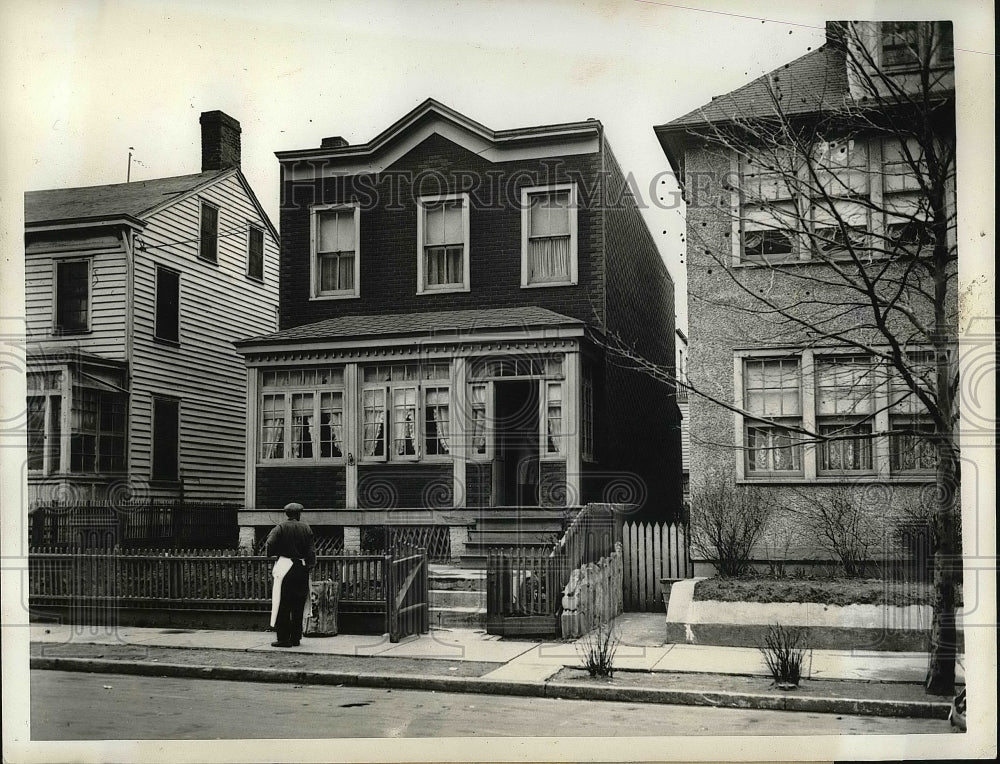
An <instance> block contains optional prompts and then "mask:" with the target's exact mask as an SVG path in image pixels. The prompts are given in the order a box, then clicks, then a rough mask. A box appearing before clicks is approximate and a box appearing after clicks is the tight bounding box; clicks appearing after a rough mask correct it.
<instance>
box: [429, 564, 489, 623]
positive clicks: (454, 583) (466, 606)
mask: <svg viewBox="0 0 1000 764" xmlns="http://www.w3.org/2000/svg"><path fill="white" fill-rule="evenodd" d="M427 579H428V587H429V590H428V592H427V595H428V610H429V613H430V624H431V626H432V627H434V626H437V627H448V626H450V627H454V628H463V629H485V628H486V571H485V570H482V569H475V568H464V567H458V566H455V565H431V566H430V567H429V570H428V573H427Z"/></svg>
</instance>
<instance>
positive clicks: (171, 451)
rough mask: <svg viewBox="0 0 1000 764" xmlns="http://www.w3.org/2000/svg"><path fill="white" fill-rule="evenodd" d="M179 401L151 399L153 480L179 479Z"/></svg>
mask: <svg viewBox="0 0 1000 764" xmlns="http://www.w3.org/2000/svg"><path fill="white" fill-rule="evenodd" d="M179 429H180V401H178V400H173V399H170V398H153V455H152V456H153V467H152V479H153V480H169V481H176V480H177V479H178V478H179V477H180V470H179V466H180V465H179V462H180V454H179V445H180V443H179V438H180V432H179Z"/></svg>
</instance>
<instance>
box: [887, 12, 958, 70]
mask: <svg viewBox="0 0 1000 764" xmlns="http://www.w3.org/2000/svg"><path fill="white" fill-rule="evenodd" d="M881 45H882V67H883V68H885V69H888V70H893V69H919V68H920V67H922V66H948V65H951V64H952V62H953V61H954V60H955V46H954V42H953V39H952V26H951V22H950V21H934V22H928V21H885V22H882V26H881Z"/></svg>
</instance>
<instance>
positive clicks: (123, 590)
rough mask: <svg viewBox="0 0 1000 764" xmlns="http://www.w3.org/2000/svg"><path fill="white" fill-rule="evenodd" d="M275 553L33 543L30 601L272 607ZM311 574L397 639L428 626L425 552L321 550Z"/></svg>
mask: <svg viewBox="0 0 1000 764" xmlns="http://www.w3.org/2000/svg"><path fill="white" fill-rule="evenodd" d="M273 565H274V560H273V559H269V558H267V557H264V556H262V555H244V554H239V553H238V552H236V551H234V550H232V549H199V550H191V551H176V550H174V551H164V550H158V549H144V550H128V551H124V552H108V551H105V550H79V549H77V550H73V551H66V550H65V549H61V548H45V547H37V548H32V549H30V551H29V554H28V588H29V603H30V604H31V605H32V606H33V607H45V606H62V607H70V608H71V610H73V611H74V612H79V613H80V614H81V615H84V616H86V612H85V611H92V612H94V613H105V614H107V613H112V612H113V611H114V609H116V608H131V609H139V610H156V609H163V608H172V609H178V608H179V609H184V610H213V611H235V612H267V611H269V610H270V607H271V605H270V602H271V586H272V580H273V579H272V577H271V569H272V567H273ZM311 577H312V579H313V580H314V581H323V580H328V579H329V580H333V581H337V582H339V583H340V585H341V591H340V604H339V607H340V610H341V612H347V613H356V614H372V615H373V616H378V617H380V618H382V619H384V623H385V631H386V632H388V633H389V634H390V637H391V638H392V641H397V640H398V639H399V638H400V637H401V636H407V635H408V634H413V633H421V632H426V631H427V630H428V623H429V617H428V603H427V555H426V552H425V551H424V550H423V549H418V550H407V551H405V552H404V551H403V550H396V551H395V552H394V553H393V554H375V555H336V556H333V555H318V556H317V558H316V567H315V568H314V569H313V570H312V571H311Z"/></svg>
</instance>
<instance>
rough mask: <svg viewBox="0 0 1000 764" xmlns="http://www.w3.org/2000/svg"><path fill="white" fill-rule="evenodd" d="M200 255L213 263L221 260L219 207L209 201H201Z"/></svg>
mask: <svg viewBox="0 0 1000 764" xmlns="http://www.w3.org/2000/svg"><path fill="white" fill-rule="evenodd" d="M198 257H200V258H201V259H202V260H208V261H209V262H212V263H217V262H219V208H218V207H216V206H215V205H214V204H209V203H208V202H202V203H201V225H200V236H199V239H198Z"/></svg>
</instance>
